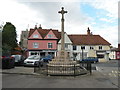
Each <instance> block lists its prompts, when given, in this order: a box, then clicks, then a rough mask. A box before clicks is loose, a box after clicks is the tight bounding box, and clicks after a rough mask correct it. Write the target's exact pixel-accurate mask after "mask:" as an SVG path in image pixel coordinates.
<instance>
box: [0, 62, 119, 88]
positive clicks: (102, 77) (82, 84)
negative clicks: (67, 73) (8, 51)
mask: <svg viewBox="0 0 120 90" xmlns="http://www.w3.org/2000/svg"><path fill="white" fill-rule="evenodd" d="M92 66H93V67H96V69H97V70H92V75H90V74H86V75H81V76H76V77H75V78H74V77H51V76H48V77H47V76H44V77H41V75H39V74H36V73H34V68H33V67H23V66H21V67H15V68H12V69H4V70H1V71H0V72H2V73H3V86H4V87H9V88H13V87H16V88H18V87H27V88H32V87H33V88H36V87H38V88H47V87H48V88H72V87H73V88H101V87H102V88H117V87H118V76H117V75H118V73H119V72H118V66H117V61H109V62H106V63H97V64H93V65H92ZM11 74H12V75H11ZM16 74H17V75H16ZM19 74H22V75H19ZM31 75H32V76H31ZM8 78H9V79H8ZM17 78H18V79H21V80H20V82H18V83H19V84H20V85H17V86H15V85H14V83H15V82H14V81H12V80H13V79H14V80H15V81H16V80H17ZM36 78H37V79H36ZM38 78H39V79H38ZM22 80H23V81H25V83H24V84H25V85H27V84H30V85H27V86H25V85H23V84H21V83H22ZM71 80H72V82H71ZM11 81H12V82H13V83H10V82H11ZM31 82H32V83H31ZM34 83H35V84H36V85H35V84H34ZM66 83H67V84H66ZM46 84H47V85H48V86H47V87H46ZM5 85H8V86H5ZM22 85H23V86H22ZM51 85H52V86H51ZM58 85H60V86H58ZM86 85H87V86H86Z"/></svg>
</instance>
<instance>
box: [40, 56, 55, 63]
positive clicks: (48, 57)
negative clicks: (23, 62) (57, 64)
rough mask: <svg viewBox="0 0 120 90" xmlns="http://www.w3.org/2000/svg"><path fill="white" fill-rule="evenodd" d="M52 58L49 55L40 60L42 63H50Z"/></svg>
mask: <svg viewBox="0 0 120 90" xmlns="http://www.w3.org/2000/svg"><path fill="white" fill-rule="evenodd" d="M52 58H53V57H52V56H51V55H47V56H45V57H43V58H41V60H42V61H44V62H48V61H52Z"/></svg>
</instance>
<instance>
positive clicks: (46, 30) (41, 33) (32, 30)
mask: <svg viewBox="0 0 120 90" xmlns="http://www.w3.org/2000/svg"><path fill="white" fill-rule="evenodd" d="M36 30H37V31H38V32H39V34H40V35H41V36H42V37H43V38H44V37H45V36H46V35H47V34H48V33H49V31H50V30H52V32H53V33H54V34H55V36H56V37H57V38H58V39H60V37H61V34H60V32H59V31H58V30H54V29H36ZM34 31H35V29H30V31H29V37H30V36H31V35H32V34H33V32H34Z"/></svg>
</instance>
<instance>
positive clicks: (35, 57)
mask: <svg viewBox="0 0 120 90" xmlns="http://www.w3.org/2000/svg"><path fill="white" fill-rule="evenodd" d="M39 58H40V57H39V56H30V57H28V59H29V60H33V59H35V60H36V59H39Z"/></svg>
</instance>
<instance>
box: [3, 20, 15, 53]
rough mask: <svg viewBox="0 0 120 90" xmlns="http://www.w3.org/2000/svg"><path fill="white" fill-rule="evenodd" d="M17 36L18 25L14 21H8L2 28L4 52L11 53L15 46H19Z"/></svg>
mask: <svg viewBox="0 0 120 90" xmlns="http://www.w3.org/2000/svg"><path fill="white" fill-rule="evenodd" d="M16 38H17V33H16V27H15V26H14V25H13V24H12V23H10V22H6V24H5V25H4V26H3V30H2V50H3V51H2V52H3V54H4V53H10V52H11V51H12V50H14V48H15V47H17V39H16Z"/></svg>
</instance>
